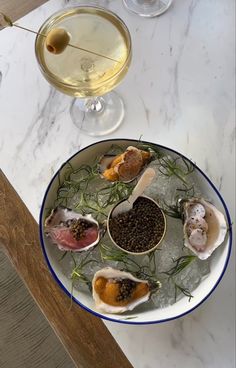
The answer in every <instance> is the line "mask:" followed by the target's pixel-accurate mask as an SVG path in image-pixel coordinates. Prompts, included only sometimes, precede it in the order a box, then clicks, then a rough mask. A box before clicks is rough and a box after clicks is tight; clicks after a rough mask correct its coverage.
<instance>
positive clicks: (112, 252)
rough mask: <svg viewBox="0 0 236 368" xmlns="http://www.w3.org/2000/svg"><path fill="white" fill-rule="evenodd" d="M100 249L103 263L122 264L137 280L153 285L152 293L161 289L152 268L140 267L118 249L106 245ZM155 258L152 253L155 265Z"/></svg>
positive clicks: (100, 246) (101, 245)
mask: <svg viewBox="0 0 236 368" xmlns="http://www.w3.org/2000/svg"><path fill="white" fill-rule="evenodd" d="M99 249H100V255H101V259H102V260H103V262H105V261H114V262H120V263H122V264H123V267H124V270H125V271H127V272H130V273H132V274H133V275H134V276H136V277H137V278H142V279H144V280H148V281H149V282H150V285H151V290H152V293H153V292H155V291H157V290H158V289H159V288H160V281H159V279H158V278H157V276H156V275H155V273H154V272H153V271H154V270H152V271H151V272H150V267H148V266H140V265H139V264H138V263H137V262H136V261H135V260H134V259H132V258H131V257H129V256H128V255H127V254H126V253H124V252H122V251H120V250H118V249H114V248H111V247H109V246H108V245H106V244H103V243H100V244H99ZM154 258H155V257H154V252H152V255H151V260H152V261H153V263H154V264H155V260H154ZM155 267H156V264H155Z"/></svg>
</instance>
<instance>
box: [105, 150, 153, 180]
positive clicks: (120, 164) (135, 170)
mask: <svg viewBox="0 0 236 368" xmlns="http://www.w3.org/2000/svg"><path fill="white" fill-rule="evenodd" d="M150 160H151V154H150V153H149V152H147V151H142V150H140V149H138V148H136V147H133V146H130V147H128V148H127V149H126V150H125V152H124V153H122V154H120V155H116V156H114V155H108V154H107V155H103V156H102V157H101V159H100V162H99V168H100V173H101V175H102V176H103V177H104V178H105V179H106V180H109V181H118V180H119V181H123V182H130V181H132V180H134V179H135V178H136V177H137V176H138V175H139V173H140V172H141V170H142V169H143V168H144V166H145V165H146V164H147V163H148V162H149V161H150Z"/></svg>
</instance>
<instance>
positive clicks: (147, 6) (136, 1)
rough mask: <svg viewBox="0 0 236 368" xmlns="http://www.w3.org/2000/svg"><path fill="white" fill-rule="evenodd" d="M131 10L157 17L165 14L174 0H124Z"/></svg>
mask: <svg viewBox="0 0 236 368" xmlns="http://www.w3.org/2000/svg"><path fill="white" fill-rule="evenodd" d="M123 2H124V5H125V6H126V7H127V9H129V10H130V11H132V12H134V13H136V14H138V15H140V16H143V17H156V16H158V15H161V14H163V13H164V12H165V11H166V10H167V9H168V8H169V7H170V5H171V3H172V0H123Z"/></svg>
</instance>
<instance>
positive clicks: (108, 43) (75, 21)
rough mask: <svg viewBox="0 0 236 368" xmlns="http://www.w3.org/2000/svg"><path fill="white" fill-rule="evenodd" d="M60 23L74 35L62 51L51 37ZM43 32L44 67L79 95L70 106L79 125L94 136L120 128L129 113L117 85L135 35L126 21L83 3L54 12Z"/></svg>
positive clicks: (52, 79)
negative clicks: (52, 46)
mask: <svg viewBox="0 0 236 368" xmlns="http://www.w3.org/2000/svg"><path fill="white" fill-rule="evenodd" d="M55 28H56V29H58V28H59V29H64V30H65V31H66V32H67V34H68V35H69V38H70V40H69V44H68V45H67V47H66V48H65V49H64V51H63V52H61V53H59V54H54V53H52V52H50V50H48V48H47V44H46V37H45V36H47V34H48V33H49V32H50V31H52V29H55ZM38 33H39V34H38V35H37V37H36V41H35V52H36V57H37V60H38V63H39V67H40V69H41V72H42V73H43V75H44V77H45V78H46V79H47V81H48V82H49V83H50V84H52V85H53V86H54V87H55V88H56V89H58V90H59V91H61V92H63V93H66V94H68V95H70V96H73V97H75V99H74V101H73V103H72V105H71V109H70V110H71V117H72V120H73V122H74V124H75V125H76V126H78V127H79V128H80V129H81V130H82V131H83V132H85V133H86V134H88V135H92V136H101V135H105V134H109V133H111V132H113V131H114V130H115V129H117V128H118V126H119V125H120V124H121V123H122V121H123V118H124V115H125V111H124V103H123V100H122V98H121V97H120V96H119V95H118V94H117V93H116V92H114V91H112V90H113V89H114V88H115V87H116V86H117V85H118V84H119V83H120V82H121V81H122V79H123V78H124V76H125V75H126V73H127V71H128V68H129V65H130V61H131V37H130V33H129V31H128V29H127V27H126V25H125V24H124V22H123V21H122V20H121V19H120V18H119V17H118V16H117V15H116V14H114V13H112V12H110V11H108V10H107V9H103V8H100V7H95V6H78V7H75V8H66V9H64V10H63V11H60V12H58V13H56V14H53V15H52V16H51V17H50V18H49V19H47V20H46V21H45V23H44V24H43V25H42V26H41V28H40V30H39V32H38ZM71 45H72V47H71ZM81 49H82V50H81ZM110 91H111V92H110ZM108 92H109V93H108Z"/></svg>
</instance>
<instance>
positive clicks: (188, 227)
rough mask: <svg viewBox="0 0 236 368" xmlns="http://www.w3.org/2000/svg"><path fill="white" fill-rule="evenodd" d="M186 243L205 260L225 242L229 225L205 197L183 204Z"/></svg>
mask: <svg viewBox="0 0 236 368" xmlns="http://www.w3.org/2000/svg"><path fill="white" fill-rule="evenodd" d="M183 211H184V228H183V231H184V245H185V246H186V247H188V248H189V249H191V251H192V252H193V253H194V254H196V255H197V256H198V258H200V259H202V260H204V259H207V258H208V257H209V256H210V255H211V254H212V253H213V252H214V250H215V249H216V248H217V247H218V246H219V245H220V244H222V243H223V241H224V238H225V235H226V232H227V225H226V221H225V218H224V215H223V214H222V213H221V212H220V211H219V210H218V209H217V208H216V207H215V206H213V205H212V204H211V203H209V202H207V201H206V200H204V199H203V198H192V199H190V200H188V201H185V202H184V204H183Z"/></svg>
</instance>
